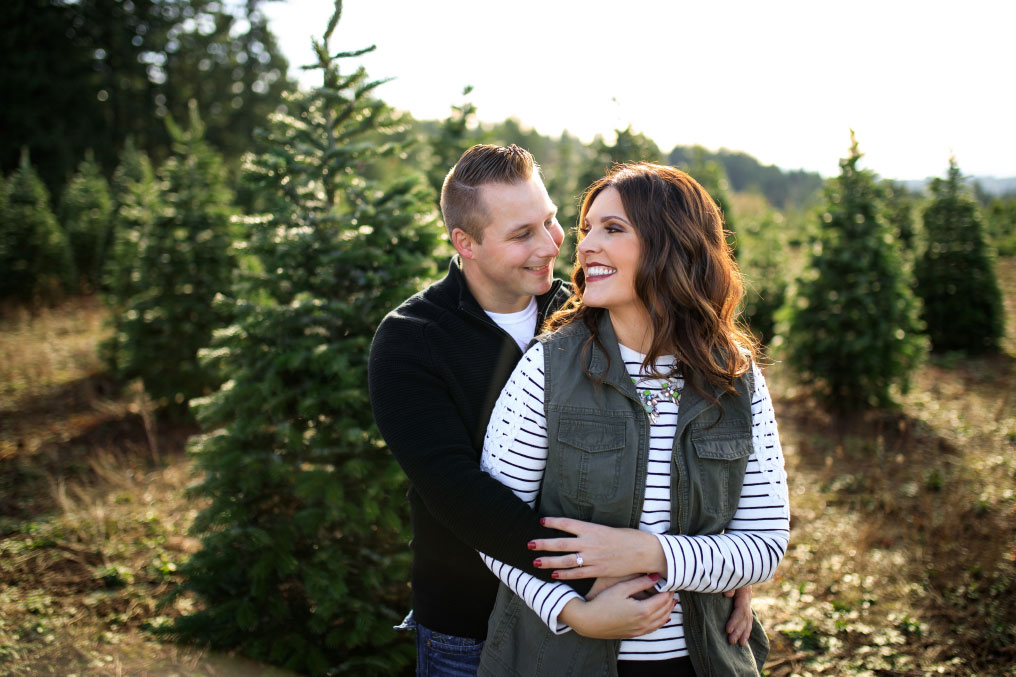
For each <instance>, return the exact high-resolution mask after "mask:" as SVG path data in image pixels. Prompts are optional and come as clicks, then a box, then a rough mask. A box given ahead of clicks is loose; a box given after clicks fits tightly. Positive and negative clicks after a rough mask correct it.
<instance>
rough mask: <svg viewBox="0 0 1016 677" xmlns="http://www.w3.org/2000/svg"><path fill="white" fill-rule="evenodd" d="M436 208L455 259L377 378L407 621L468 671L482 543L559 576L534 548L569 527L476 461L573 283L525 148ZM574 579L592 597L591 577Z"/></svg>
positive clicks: (491, 580)
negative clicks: (512, 384) (407, 515)
mask: <svg viewBox="0 0 1016 677" xmlns="http://www.w3.org/2000/svg"><path fill="white" fill-rule="evenodd" d="M441 211H442V214H443V216H444V221H445V226H446V228H447V229H448V234H449V238H450V239H451V242H452V244H453V246H454V247H455V250H456V252H457V253H458V256H457V257H455V258H454V259H453V260H452V262H451V264H450V266H449V269H448V274H447V275H446V276H445V277H444V278H443V279H442V280H440V281H438V282H436V283H434V284H432V285H431V286H429V287H428V288H427V289H425V290H423V291H422V292H420V293H418V294H415V295H414V296H412V297H410V298H409V299H407V300H406V301H405V302H404V303H403V304H402V305H401V306H399V307H398V308H396V309H395V310H393V311H392V312H391V313H389V315H388V316H387V317H386V318H385V319H384V320H383V321H382V323H381V325H380V326H379V327H378V330H377V334H376V336H375V337H374V342H373V344H372V346H371V354H370V363H369V372H370V373H369V385H370V397H371V406H372V407H373V411H374V417H375V419H376V421H377V425H378V428H379V429H380V431H381V434H382V435H383V436H384V438H385V441H386V442H387V444H388V447H389V449H391V451H392V453H393V454H394V455H395V457H396V459H397V460H398V462H399V464H400V465H401V466H402V468H403V470H404V471H405V472H406V475H407V476H408V477H409V479H410V482H411V486H410V490H409V500H410V510H411V520H412V526H413V543H412V547H413V572H412V583H413V613H412V614H411V618H407V624H406V625H407V626H415V627H416V628H417V650H418V659H417V660H418V662H417V669H418V672H419V673H421V674H447V673H454V674H471V673H475V670H476V667H477V665H478V662H479V653H480V650H481V648H482V645H483V640H484V638H485V637H486V633H487V618H488V616H489V615H490V612H491V610H492V609H493V606H494V599H495V596H496V594H497V588H498V580H497V579H496V578H495V577H494V576H493V575H492V574H491V573H490V571H489V570H488V569H487V568H486V566H485V565H484V564H483V562H482V560H481V559H480V557H479V556H478V555H477V553H476V551H477V550H479V551H481V552H484V553H486V554H488V555H491V556H492V557H494V558H496V559H498V560H500V561H502V562H505V563H507V564H510V565H512V566H514V567H517V568H519V569H522V570H524V571H526V572H528V573H531V574H534V575H536V576H538V577H539V578H541V579H542V580H547V581H549V580H551V578H550V570H549V569H536V568H534V567H533V557H534V552H533V551H531V550H529V549H528V548H527V543H528V542H529V541H531V540H533V539H546V538H554V537H556V536H560V535H561V532H557V531H554V530H551V529H547V528H545V527H543V526H541V525H540V523H539V517H538V515H537V514H536V513H535V512H533V511H532V510H531V509H530V508H529V507H528V506H527V505H526V504H525V503H524V502H523V501H521V500H520V499H518V498H517V497H516V496H515V494H514V493H512V491H511V490H510V489H508V488H507V487H505V486H504V485H503V484H501V483H500V482H498V481H497V480H495V479H493V478H491V477H489V476H488V475H487V474H486V473H484V472H483V471H482V470H481V469H480V465H479V458H480V452H481V451H482V448H483V438H484V433H485V431H486V428H487V421H488V419H489V417H490V414H491V410H492V409H493V407H494V403H495V401H496V400H497V397H498V395H499V393H500V392H501V389H502V387H503V386H504V384H505V382H506V381H507V380H508V377H509V376H510V375H511V372H512V370H513V369H514V367H515V364H516V363H517V362H518V360H519V359H520V358H521V356H522V352H523V350H524V349H525V347H526V345H527V344H528V343H529V341H530V340H531V339H532V337H533V335H534V334H535V332H536V331H537V329H538V328H539V326H540V325H541V324H542V323H543V320H544V318H545V317H546V316H547V315H548V314H550V313H552V312H553V311H555V310H556V309H557V308H559V307H560V306H561V304H562V303H563V302H564V301H565V300H566V299H567V297H568V296H569V290H568V288H567V286H566V285H564V283H562V282H561V281H560V280H555V279H554V275H553V268H554V260H555V258H556V257H557V254H558V251H559V248H560V245H561V241H562V239H563V238H564V232H563V231H562V229H561V226H560V224H558V222H557V218H556V213H557V208H556V207H555V205H554V203H553V202H552V201H551V199H550V196H549V195H548V194H547V190H546V188H545V187H544V185H543V181H542V180H541V178H540V174H539V167H538V166H537V165H536V163H535V162H534V160H533V157H532V155H531V154H530V153H529V152H528V151H526V150H524V149H522V148H519V147H518V146H515V145H512V146H508V147H501V146H491V145H478V146H473V147H472V148H470V149H469V150H467V151H466V152H465V153H464V154H463V155H462V157H461V158H460V159H459V161H458V162H457V163H456V165H455V167H453V168H452V170H451V171H450V172H449V174H448V176H447V177H446V178H445V182H444V186H443V187H442V190H441ZM535 554H539V553H535ZM570 584H571V585H572V586H573V587H574V589H575V590H576V591H578V592H579V593H580V594H584V595H585V594H587V593H588V592H589V591H590V589H591V587H592V585H593V581H592V580H591V579H579V580H575V581H571V582H570ZM626 585H627V586H628V587H627V588H625V590H626V592H625V593H624V599H626V600H628V599H629V598H628V595H630V594H631V592H630V590H632V589H633V588H636V587H637V588H639V589H646V588H649V587H651V585H652V583H651V581H649V579H648V578H647V577H642V579H639V580H638V581H637V582H630V583H628V584H626ZM616 589H620V588H616ZM608 594H609V593H608V592H604V593H602V595H601V596H602V597H608ZM613 594H615V596H617V595H620V594H621V593H619V592H618V593H613ZM662 598H663V597H662V596H661V595H653V596H651V597H649V599H645V600H637V601H636V600H629V601H628V602H627V606H625V607H624V608H623V610H622V611H623V613H618V614H617V615H618V618H619V624H620V625H622V626H623V625H624V624H625V623H631V624H632V626H633V627H634V626H635V625H637V624H638V622H639V620H640V616H648V615H651V614H652V613H653V611H654V609H655V606H654V605H656V604H659V603H660V599H662ZM738 606H739V607H741V605H740V604H739V605H738ZM741 608H742V610H743V609H746V608H747V607H741ZM612 609H613V608H612Z"/></svg>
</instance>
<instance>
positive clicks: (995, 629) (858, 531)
mask: <svg viewBox="0 0 1016 677" xmlns="http://www.w3.org/2000/svg"><path fill="white" fill-rule="evenodd" d="M1003 264H1004V265H1002V266H1001V268H1000V271H999V272H1000V277H1001V281H1002V284H1003V287H1004V289H1005V293H1006V298H1007V302H1008V304H1009V305H1008V317H1009V318H1010V321H1011V322H1012V320H1013V318H1016V260H1007V261H1004V262H1003ZM103 316H104V313H103V311H102V309H101V308H100V307H98V306H97V305H96V304H95V303H94V302H93V301H90V300H79V301H74V302H72V303H70V304H67V305H64V306H61V307H60V308H58V309H55V310H48V311H42V313H40V314H39V315H36V316H34V317H33V316H29V315H27V314H21V315H18V316H15V317H10V316H9V317H7V318H6V319H5V320H2V321H0V357H2V358H3V360H2V362H0V539H2V540H0V675H139V676H140V675H167V676H168V675H281V674H283V673H281V672H278V671H274V670H272V669H270V668H266V667H264V666H260V665H255V664H253V663H249V662H246V661H243V660H242V659H237V658H232V657H229V656H219V655H214V654H210V653H207V652H204V651H201V650H198V649H194V648H190V647H181V646H176V645H172V644H164V643H161V642H158V641H156V640H155V639H153V636H152V635H151V634H150V633H147V632H146V628H147V627H149V626H150V625H151V624H157V623H159V622H160V620H161V619H163V618H165V617H167V616H171V615H173V614H176V613H179V612H180V611H183V610H185V609H186V608H187V605H188V604H190V603H192V602H190V601H189V600H187V599H185V598H184V599H181V600H180V601H179V602H178V603H177V606H176V607H174V608H158V607H157V606H156V602H157V600H158V599H159V598H160V597H161V595H162V594H163V593H164V592H165V591H166V590H168V589H169V586H170V585H171V583H172V582H173V581H174V579H175V576H176V574H175V568H176V566H177V565H178V564H179V563H180V562H181V561H183V560H184V559H185V558H186V557H187V556H188V554H189V553H191V552H193V551H194V549H195V548H196V546H197V544H196V542H195V541H194V540H193V539H192V538H190V537H188V536H187V526H188V525H189V524H190V523H191V520H192V519H193V517H194V515H195V514H196V511H197V510H198V509H199V507H200V506H199V505H197V504H195V503H194V501H193V500H192V499H188V498H186V497H185V495H184V489H185V487H186V486H187V485H188V484H189V483H190V482H191V481H193V477H192V475H191V463H190V461H189V460H188V459H187V458H186V456H185V455H184V454H183V452H182V449H183V445H184V442H185V440H186V438H187V436H188V435H189V434H191V433H192V432H193V430H192V429H188V428H185V427H183V428H181V427H174V426H170V425H168V424H165V423H163V424H159V423H158V422H157V421H155V420H154V418H153V417H152V416H151V413H150V411H149V406H148V404H147V403H146V401H145V400H144V398H143V397H142V395H141V394H140V392H139V391H138V389H137V388H136V387H128V388H126V389H123V390H120V389H119V388H118V387H117V386H116V385H115V384H114V383H112V382H111V381H110V380H109V379H108V378H106V377H105V376H103V373H102V366H101V364H100V362H99V360H98V358H97V357H96V345H97V343H98V342H99V341H100V340H101V339H102V338H103V337H104V335H105V330H104V329H103ZM1008 336H1009V337H1010V338H1008V339H1007V342H1006V344H1005V354H1003V355H1001V356H997V357H991V358H981V359H974V360H967V359H960V358H958V357H955V356H945V357H936V358H934V359H933V360H932V361H931V362H930V363H929V364H927V365H926V366H925V367H924V368H923V369H922V370H921V372H920V373H919V374H918V375H917V378H916V380H915V383H914V387H913V388H912V390H911V391H910V393H909V394H907V395H906V396H905V397H903V398H902V400H901V401H902V407H901V410H900V411H899V412H895V413H890V414H886V413H882V414H869V415H867V416H862V417H854V418H842V417H836V418H834V417H832V416H830V415H829V414H828V413H826V412H825V411H823V410H822V409H821V408H820V407H818V406H816V405H815V403H814V402H813V401H812V400H810V399H809V397H808V395H807V394H806V393H805V392H804V391H803V390H801V389H800V387H799V386H797V385H796V384H795V383H794V381H793V379H792V376H791V375H790V374H789V373H787V371H786V370H785V369H783V367H782V366H781V365H779V364H777V365H776V366H774V367H772V368H771V369H770V371H769V374H768V379H769V383H770V387H771V390H772V391H773V394H774V398H775V400H776V402H775V404H776V413H777V418H778V420H779V422H780V431H781V435H782V438H783V443H784V450H785V452H786V455H787V462H788V471H789V473H790V476H791V485H792V490H793V491H792V500H793V531H792V542H791V548H790V552H789V553H788V554H787V557H786V559H785V560H784V562H783V564H782V566H781V567H780V570H779V572H778V574H777V578H776V580H774V581H773V582H771V583H767V584H765V585H762V586H757V587H756V591H755V594H756V597H755V607H756V609H757V610H758V611H759V614H760V616H761V617H762V618H763V620H764V621H765V622H766V624H767V626H768V628H769V630H770V636H771V638H772V640H773V652H772V655H771V660H770V662H769V664H768V670H769V673H770V675H772V676H773V677H787V676H790V675H800V676H802V677H803V676H806V675H928V674H946V675H1000V676H1005V675H1008V676H1010V677H1012V676H1014V675H1016V667H1014V665H1016V653H1014V652H1016V456H1014V455H1013V451H1014V446H1016V396H1014V395H1013V393H1012V390H1013V385H1014V383H1016V359H1014V356H1016V326H1013V324H1012V323H1011V324H1010V327H1009V332H1008Z"/></svg>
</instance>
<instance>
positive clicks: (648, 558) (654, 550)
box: [637, 531, 667, 577]
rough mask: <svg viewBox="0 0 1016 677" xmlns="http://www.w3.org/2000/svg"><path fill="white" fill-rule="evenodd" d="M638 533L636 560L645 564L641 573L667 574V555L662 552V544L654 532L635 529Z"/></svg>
mask: <svg viewBox="0 0 1016 677" xmlns="http://www.w3.org/2000/svg"><path fill="white" fill-rule="evenodd" d="M637 533H638V534H639V549H638V560H639V561H640V562H642V563H643V564H644V565H645V567H646V568H645V569H644V570H643V573H657V574H659V575H660V576H662V577H666V575H667V556H666V555H665V554H664V553H663V544H662V543H660V539H659V538H657V536H656V534H651V533H649V532H648V531H637Z"/></svg>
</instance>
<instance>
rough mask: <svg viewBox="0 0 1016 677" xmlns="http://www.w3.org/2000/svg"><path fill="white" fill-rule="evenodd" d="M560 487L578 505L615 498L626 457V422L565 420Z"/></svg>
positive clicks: (559, 438)
mask: <svg viewBox="0 0 1016 677" xmlns="http://www.w3.org/2000/svg"><path fill="white" fill-rule="evenodd" d="M557 441H558V442H559V443H560V444H559V445H558V448H559V449H560V452H561V453H560V458H558V459H555V461H556V465H557V467H558V477H557V479H558V484H559V486H560V487H561V489H562V490H564V492H565V493H566V494H567V495H569V497H570V498H571V499H572V500H574V501H576V502H577V503H584V504H589V503H592V502H595V501H606V500H609V499H611V498H613V497H614V495H615V494H616V493H617V490H618V486H619V485H620V482H621V462H622V459H623V458H624V443H625V424H624V422H623V421H616V422H615V421H583V420H577V419H562V420H561V423H560V424H559V426H558V429H557Z"/></svg>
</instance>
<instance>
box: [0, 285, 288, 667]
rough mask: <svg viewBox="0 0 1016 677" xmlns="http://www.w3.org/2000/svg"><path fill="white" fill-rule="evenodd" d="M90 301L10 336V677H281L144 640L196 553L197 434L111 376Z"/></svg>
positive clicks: (6, 402) (0, 590)
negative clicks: (189, 490)
mask: <svg viewBox="0 0 1016 677" xmlns="http://www.w3.org/2000/svg"><path fill="white" fill-rule="evenodd" d="M103 320H104V312H103V310H102V309H101V307H99V306H98V305H97V304H96V303H95V301H94V300H92V299H80V300H76V301H73V302H71V303H69V304H66V305H64V306H61V307H59V308H57V309H51V310H49V309H48V310H43V311H40V313H38V314H36V315H34V316H33V315H30V314H28V313H24V312H20V313H17V312H16V313H14V314H13V316H11V315H9V316H8V317H7V318H6V319H4V320H3V321H2V322H0V355H2V356H3V360H2V363H0V364H2V367H0V370H2V372H0V378H2V380H0V384H2V385H0V431H2V432H0V497H2V498H0V539H2V540H0V675H60V676H67V675H81V676H84V675H138V676H141V675H167V676H168V675H245V676H246V675H265V676H268V675H284V674H287V673H283V672H282V671H279V670H275V669H273V668H268V667H265V666H261V665H258V664H255V663H251V662H249V661H246V660H243V659H239V658H234V657H230V656H224V655H216V654H212V653H209V652H206V651H203V650H200V649H196V648H192V647H181V646H176V645H173V644H165V643H161V642H158V641H156V640H155V639H153V637H152V636H151V635H150V634H149V633H147V632H146V631H145V630H146V628H147V627H149V626H151V625H153V624H158V623H159V622H161V620H163V619H164V618H166V617H168V616H171V615H174V614H177V613H180V612H181V611H183V610H185V609H186V608H187V605H188V604H190V603H191V602H190V601H189V600H187V599H186V598H182V599H180V600H179V602H178V603H177V605H176V606H175V607H173V608H159V607H158V606H157V602H158V600H159V599H160V598H161V597H162V595H163V594H165V593H166V592H167V591H168V590H169V588H170V586H171V584H172V582H173V580H174V577H175V571H176V567H177V565H178V564H179V562H180V561H181V560H182V559H184V558H186V557H187V556H188V555H189V554H190V553H192V552H194V550H195V549H196V548H197V541H196V540H195V539H193V538H190V537H189V536H187V528H188V526H189V524H190V523H191V521H192V520H193V518H194V516H195V514H196V513H197V510H198V509H199V508H200V504H197V503H195V502H194V501H193V500H192V499H189V498H187V497H185V495H184V489H185V487H186V485H187V484H189V483H190V482H191V481H192V480H193V479H194V478H193V477H192V474H191V462H190V461H189V460H188V459H187V458H186V457H185V456H184V454H183V445H184V442H185V440H186V438H187V437H188V436H189V435H190V434H192V433H193V432H194V430H193V429H192V428H189V427H186V426H183V427H181V426H170V425H168V424H163V425H161V426H160V425H159V424H158V422H157V421H156V420H155V418H154V416H153V415H152V413H151V411H150V406H149V403H148V402H147V401H146V399H145V398H144V396H143V394H142V393H141V392H140V390H139V389H138V388H137V387H136V386H133V387H129V388H126V389H124V390H121V389H119V388H118V387H117V386H116V385H115V384H114V383H112V382H111V381H110V380H109V379H108V378H106V377H105V376H104V375H103V373H102V371H103V370H102V365H101V363H100V361H99V359H98V357H97V350H96V348H97V345H98V343H99V341H100V340H101V339H103V338H104V337H105V335H106V330H105V329H104V328H103Z"/></svg>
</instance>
